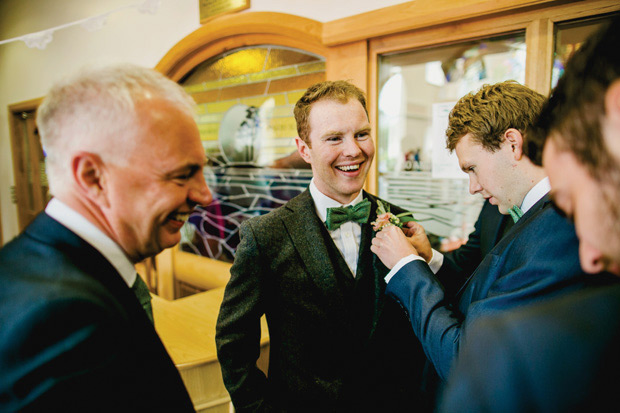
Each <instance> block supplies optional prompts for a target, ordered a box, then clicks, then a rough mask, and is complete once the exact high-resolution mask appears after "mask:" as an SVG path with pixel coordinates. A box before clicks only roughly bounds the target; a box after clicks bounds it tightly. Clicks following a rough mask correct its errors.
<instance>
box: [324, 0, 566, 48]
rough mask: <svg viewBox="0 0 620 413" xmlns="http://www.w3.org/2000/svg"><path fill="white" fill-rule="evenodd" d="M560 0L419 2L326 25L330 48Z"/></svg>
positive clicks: (346, 18)
mask: <svg viewBox="0 0 620 413" xmlns="http://www.w3.org/2000/svg"><path fill="white" fill-rule="evenodd" d="M566 2H567V1H566V0H565V1H558V0H501V1H498V0H482V1H481V0H459V1H458V2H456V1H454V0H416V1H410V2H407V3H401V4H396V5H394V6H390V7H385V8H383V9H379V10H374V11H370V12H367V13H362V14H358V15H355V16H351V17H345V18H342V19H338V20H333V21H331V22H328V23H324V25H323V43H324V44H326V45H328V46H333V45H336V44H342V43H348V42H352V41H357V40H362V39H369V38H373V37H379V36H385V35H389V34H394V33H400V32H404V31H408V30H413V29H418V28H422V27H430V26H438V25H444V24H447V23H453V22H457V21H462V20H466V19H474V18H475V19H479V18H481V17H482V16H488V15H492V14H497V13H504V14H506V13H512V12H514V11H516V10H520V9H524V8H531V7H534V6H541V5H548V4H554V3H566Z"/></svg>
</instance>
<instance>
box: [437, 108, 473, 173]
mask: <svg viewBox="0 0 620 413" xmlns="http://www.w3.org/2000/svg"><path fill="white" fill-rule="evenodd" d="M455 104H456V102H444V103H434V104H433V128H432V133H433V153H432V155H433V164H432V176H433V178H456V179H467V174H465V173H463V171H461V168H460V167H459V161H458V158H457V157H456V153H455V152H452V153H450V151H448V149H446V129H447V128H448V115H450V111H451V110H452V108H453V107H454V105H455Z"/></svg>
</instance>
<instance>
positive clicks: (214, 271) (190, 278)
mask: <svg viewBox="0 0 620 413" xmlns="http://www.w3.org/2000/svg"><path fill="white" fill-rule="evenodd" d="M173 259H174V279H175V280H176V281H180V282H184V283H186V284H189V285H191V286H194V287H197V288H200V289H202V290H212V289H215V288H221V287H225V286H226V284H227V283H228V280H229V279H230V267H231V266H232V264H230V263H228V262H223V261H218V260H214V259H212V258H209V257H203V256H201V255H196V254H192V253H189V252H185V251H181V250H179V249H178V248H175V249H174V250H173Z"/></svg>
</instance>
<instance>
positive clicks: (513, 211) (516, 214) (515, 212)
mask: <svg viewBox="0 0 620 413" xmlns="http://www.w3.org/2000/svg"><path fill="white" fill-rule="evenodd" d="M508 213H509V214H510V216H511V217H512V220H513V221H514V222H515V224H516V223H517V221H518V220H519V218H521V217H522V216H523V211H521V208H519V207H518V206H516V205H514V206H513V207H512V208H510V209H509V210H508Z"/></svg>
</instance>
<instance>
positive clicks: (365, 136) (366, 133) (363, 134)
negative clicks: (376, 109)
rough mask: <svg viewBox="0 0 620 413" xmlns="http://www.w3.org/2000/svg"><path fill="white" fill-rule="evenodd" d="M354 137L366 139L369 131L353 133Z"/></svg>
mask: <svg viewBox="0 0 620 413" xmlns="http://www.w3.org/2000/svg"><path fill="white" fill-rule="evenodd" d="M355 137H356V138H357V139H360V140H364V139H368V138H369V137H370V132H369V131H363V132H358V133H357V135H355Z"/></svg>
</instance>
